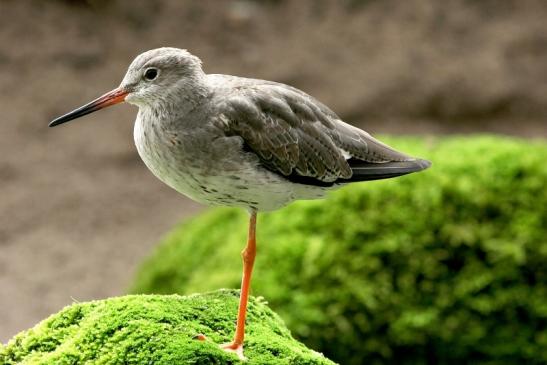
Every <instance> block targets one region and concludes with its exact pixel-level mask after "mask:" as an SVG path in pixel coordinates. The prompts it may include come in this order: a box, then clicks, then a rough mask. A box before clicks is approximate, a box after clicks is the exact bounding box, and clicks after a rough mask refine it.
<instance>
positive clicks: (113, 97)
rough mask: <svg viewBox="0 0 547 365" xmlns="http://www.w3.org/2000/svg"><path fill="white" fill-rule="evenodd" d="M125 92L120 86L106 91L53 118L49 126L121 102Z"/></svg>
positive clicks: (126, 92) (125, 94)
mask: <svg viewBox="0 0 547 365" xmlns="http://www.w3.org/2000/svg"><path fill="white" fill-rule="evenodd" d="M127 94H129V92H128V91H126V90H123V89H121V88H117V89H114V90H112V91H110V92H107V93H106V94H104V95H103V96H101V97H99V98H97V99H95V100H93V101H92V102H90V103H87V104H86V105H84V106H81V107H79V108H78V109H75V110H73V111H71V112H70V113H67V114H65V115H62V116H60V117H58V118H55V119H54V120H53V121H52V122H51V123H49V126H50V127H55V126H56V125H59V124H63V123H66V122H69V121H71V120H73V119H76V118H79V117H82V116H84V115H86V114H89V113H93V112H95V111H97V110H99V109H103V108H106V107H108V106H111V105H114V104H118V103H121V102H122V101H124V100H125V97H126V96H127Z"/></svg>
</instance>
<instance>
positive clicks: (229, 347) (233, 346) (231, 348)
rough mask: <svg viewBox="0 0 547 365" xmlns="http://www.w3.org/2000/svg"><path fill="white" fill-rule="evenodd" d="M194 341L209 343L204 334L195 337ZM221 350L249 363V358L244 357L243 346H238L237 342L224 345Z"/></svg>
mask: <svg viewBox="0 0 547 365" xmlns="http://www.w3.org/2000/svg"><path fill="white" fill-rule="evenodd" d="M193 339H194V340H198V341H207V337H206V336H205V335H204V334H201V333H198V334H197V335H195V336H194V337H193ZM220 348H221V349H223V350H224V351H226V352H231V353H233V354H236V355H237V357H239V360H241V361H247V358H246V357H245V356H244V355H243V345H241V344H237V343H235V342H230V343H224V344H222V345H220Z"/></svg>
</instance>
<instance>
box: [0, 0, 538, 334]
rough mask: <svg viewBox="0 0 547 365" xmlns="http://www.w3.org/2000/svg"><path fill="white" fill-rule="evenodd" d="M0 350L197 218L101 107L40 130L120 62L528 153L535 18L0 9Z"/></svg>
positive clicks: (331, 9)
mask: <svg viewBox="0 0 547 365" xmlns="http://www.w3.org/2000/svg"><path fill="white" fill-rule="evenodd" d="M0 19H1V21H0V111H1V113H2V114H1V121H0V187H1V196H0V341H5V340H7V339H8V338H9V337H11V336H12V335H13V334H15V333H16V332H18V331H20V330H22V329H25V328H27V327H30V326H32V325H33V324H34V323H36V322H37V321H39V320H40V319H42V318H43V317H45V316H47V315H48V314H50V313H52V312H55V311H57V310H59V309H60V308H61V307H62V306H64V305H67V304H69V303H71V302H72V301H73V300H78V301H83V300H89V299H92V298H103V297H107V296H113V295H118V294H121V293H123V292H124V289H125V288H126V287H127V285H128V283H129V282H130V279H131V275H132V273H133V272H134V270H135V267H136V265H137V264H138V262H139V261H140V260H141V259H142V257H143V256H145V255H146V254H147V253H148V252H149V251H150V250H151V248H152V247H153V245H154V243H155V242H157V241H158V240H159V238H160V237H161V236H162V234H164V233H165V232H166V231H167V230H168V229H169V228H170V227H171V226H173V224H175V223H176V222H177V221H179V220H180V219H181V218H182V217H184V216H188V215H190V214H193V213H194V212H196V211H198V210H199V209H201V207H199V206H198V205H197V204H195V203H192V202H190V201H189V200H188V199H186V198H184V197H181V196H179V195H177V194H176V193H175V192H174V191H171V190H170V189H169V188H167V187H166V186H164V185H163V184H161V183H160V182H159V181H157V180H156V179H155V178H154V177H153V176H152V175H151V174H150V173H149V172H148V171H147V170H146V168H145V167H144V165H143V164H142V163H141V162H140V160H139V159H138V156H137V154H136V151H135V149H134V147H133V141H132V120H133V119H134V117H135V112H136V110H135V109H134V108H133V107H131V106H119V107H116V108H112V109H109V110H106V111H102V112H100V113H97V114H94V115H92V116H88V117H86V118H84V119H82V120H80V121H78V122H74V123H71V124H70V125H66V126H62V127H58V128H56V129H48V128H47V123H48V121H49V120H51V119H52V118H54V117H55V116H57V115H59V114H62V113H64V112H67V111H69V110H70V109H72V108H74V107H76V106H78V105H80V104H82V103H84V102H87V101H89V100H91V99H92V98H94V97H96V96H98V95H100V94H102V93H104V92H106V91H108V90H110V89H112V88H113V87H115V86H117V85H118V83H119V82H120V80H121V78H122V76H123V74H124V72H125V69H126V67H127V65H128V64H129V62H130V61H131V60H132V59H133V57H134V56H136V55H137V54H138V53H140V52H142V51H144V50H147V49H150V48H155V47H159V46H175V47H180V48H187V49H189V50H190V51H191V52H193V53H194V54H196V55H198V56H199V57H201V58H202V59H203V61H204V65H205V69H206V71H207V72H214V73H230V74H237V75H243V76H250V77H257V78H264V79H271V80H276V81H281V82H285V83H289V84H292V85H294V86H296V87H299V88H301V89H303V90H305V91H307V92H309V93H310V94H312V95H314V96H316V97H317V98H319V99H320V100H322V101H323V102H325V103H326V104H328V105H330V106H331V107H332V108H333V109H334V110H335V111H336V112H338V114H340V115H341V116H342V117H343V118H344V119H345V120H347V121H348V122H351V123H354V124H358V125H359V126H361V127H363V128H365V129H367V130H368V131H369V132H372V133H380V132H382V133H384V132H389V133H420V134H441V133H469V132H484V131H490V132H498V133H506V134H513V135H519V136H525V137H546V136H547V126H546V123H547V122H546V115H547V102H546V98H547V21H546V19H547V2H545V1H540V0H538V1H526V0H520V1H519V0H515V1H506V0H496V1H494V0H491V1H480V2H479V1H463V0H462V1H435V0H411V1H403V0H401V1H371V0H369V1H357V0H352V1H350V0H345V1H344V0H340V1H336V0H332V1H297V0H295V1H281V0H279V1H273V0H270V1H261V2H259V1H167V0H164V1H131V0H117V1H106V0H105V1H38V0H36V1H15V0H0Z"/></svg>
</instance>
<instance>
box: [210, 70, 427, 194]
mask: <svg viewBox="0 0 547 365" xmlns="http://www.w3.org/2000/svg"><path fill="white" fill-rule="evenodd" d="M209 77H211V78H214V79H216V80H215V82H214V83H215V84H217V85H218V84H222V85H231V84H232V85H233V84H237V85H238V86H237V87H230V88H229V94H226V93H227V90H219V93H220V94H221V95H220V96H219V104H218V113H219V122H220V126H221V127H222V128H223V129H224V131H225V133H226V134H227V135H238V136H240V137H242V138H243V140H244V143H245V146H246V147H247V150H248V151H249V152H250V153H256V154H257V155H258V156H259V158H260V160H261V162H262V163H263V165H264V166H265V167H266V168H268V169H270V170H272V171H275V172H277V173H279V174H281V175H283V176H285V177H286V178H287V179H289V180H291V181H293V182H297V183H304V184H310V185H318V186H331V185H333V184H335V183H347V182H352V181H364V180H375V179H381V178H388V177H395V176H400V175H403V174H407V173H410V172H414V171H419V170H422V169H424V168H426V167H427V166H428V164H427V163H425V162H418V160H416V159H414V158H411V157H409V156H407V155H405V154H403V153H400V152H397V151H395V150H394V149H392V148H390V147H389V146H387V145H385V144H383V143H381V142H379V141H378V140H376V139H374V138H373V137H371V136H370V135H369V134H368V133H366V132H364V131H362V130H360V129H358V128H355V127H353V126H351V125H349V124H347V123H344V122H343V121H341V120H340V118H338V116H337V115H336V114H335V113H334V112H333V111H332V110H330V109H329V108H328V107H326V106H325V105H323V104H322V103H320V102H319V101H317V100H315V99H314V98H312V97H311V96H309V95H307V94H305V93H304V92H302V91H300V90H298V89H295V88H292V87H290V86H286V85H283V84H278V83H274V82H268V81H263V80H253V79H242V78H234V77H232V76H225V75H209ZM420 161H422V160H420ZM394 162H396V163H395V164H394ZM426 165H427V166H426Z"/></svg>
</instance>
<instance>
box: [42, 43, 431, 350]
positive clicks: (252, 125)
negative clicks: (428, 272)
mask: <svg viewBox="0 0 547 365" xmlns="http://www.w3.org/2000/svg"><path fill="white" fill-rule="evenodd" d="M123 101H125V102H128V103H130V104H134V105H136V106H138V108H139V112H138V114H137V120H136V121H135V128H134V138H135V145H136V146H137V150H138V152H139V155H140V156H141V158H142V159H143V161H144V163H145V164H146V166H147V167H148V168H149V169H150V170H151V171H152V173H153V174H154V175H156V176H157V177H158V178H159V179H160V180H162V181H163V182H165V183H166V184H167V185H169V186H170V187H172V188H173V189H175V190H177V191H178V192H180V193H182V194H184V195H186V196H188V197H190V198H192V199H194V200H196V201H198V202H201V203H204V204H207V205H227V206H236V207H242V208H245V209H247V210H248V211H249V213H250V222H249V233H248V240H247V245H246V247H245V248H244V250H243V251H242V258H243V276H242V282H241V294H240V303H239V310H238V316H237V322H236V330H235V336H234V339H233V341H232V342H231V343H228V344H224V345H221V346H222V348H224V349H226V350H228V351H233V352H235V353H236V354H237V355H238V356H239V357H240V358H241V359H244V356H243V338H244V334H245V315H246V309H247V300H248V296H249V287H250V282H251V273H252V270H253V264H254V259H255V254H256V240H255V227H256V216H257V212H259V211H271V210H275V209H279V208H281V207H283V206H284V205H287V204H288V203H290V202H292V201H294V200H298V199H315V198H321V197H322V196H324V194H325V193H326V192H328V191H329V190H332V189H336V188H339V187H341V186H344V185H346V184H348V183H352V182H358V181H367V180H377V179H387V178H391V177H396V176H400V175H405V174H408V173H411V172H416V171H421V170H423V169H425V168H427V167H429V165H430V163H429V162H428V161H426V160H422V159H418V158H413V157H410V156H408V155H406V154H403V153H401V152H398V151H396V150H394V149H392V148H391V147H389V146H387V145H385V144H383V143H381V142H379V141H378V140H376V139H374V138H373V137H371V136H370V135H369V134H368V133H366V132H365V131H363V130H360V129H358V128H355V127H353V126H351V125H349V124H347V123H344V122H343V121H342V120H340V118H339V117H338V116H337V115H336V114H335V113H334V112H333V111H332V110H330V109H329V108H328V107H326V106H325V105H323V104H322V103H320V102H319V101H317V100H315V99H314V98H313V97H311V96H309V95H307V94H306V93H304V92H302V91H300V90H298V89H296V88H293V87H290V86H287V85H284V84H280V83H276V82H271V81H264V80H256V79H248V78H242V77H236V76H229V75H218V74H205V73H204V72H203V70H202V68H201V61H200V59H199V58H198V57H196V56H194V55H192V54H190V53H189V52H187V51H186V50H181V49H177V48H158V49H153V50H150V51H147V52H144V53H142V54H141V55H139V56H138V57H137V58H135V60H134V61H133V62H132V63H131V65H130V66H129V69H128V70H127V73H126V74H125V77H124V78H123V80H122V82H121V84H120V86H119V87H118V88H116V89H114V90H112V91H110V92H108V93H106V94H104V95H103V96H101V97H99V98H98V99H96V100H94V101H92V102H90V103H88V104H86V105H84V106H82V107H80V108H78V109H76V110H74V111H72V112H70V113H68V114H66V115H63V116H61V117H59V118H57V119H55V120H53V121H52V122H51V123H50V127H53V126H56V125H59V124H62V123H65V122H68V121H70V120H73V119H76V118H79V117H81V116H83V115H86V114H89V113H92V112H94V111H97V110H99V109H102V108H105V107H107V106H111V105H114V104H118V103H121V102H123Z"/></svg>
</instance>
